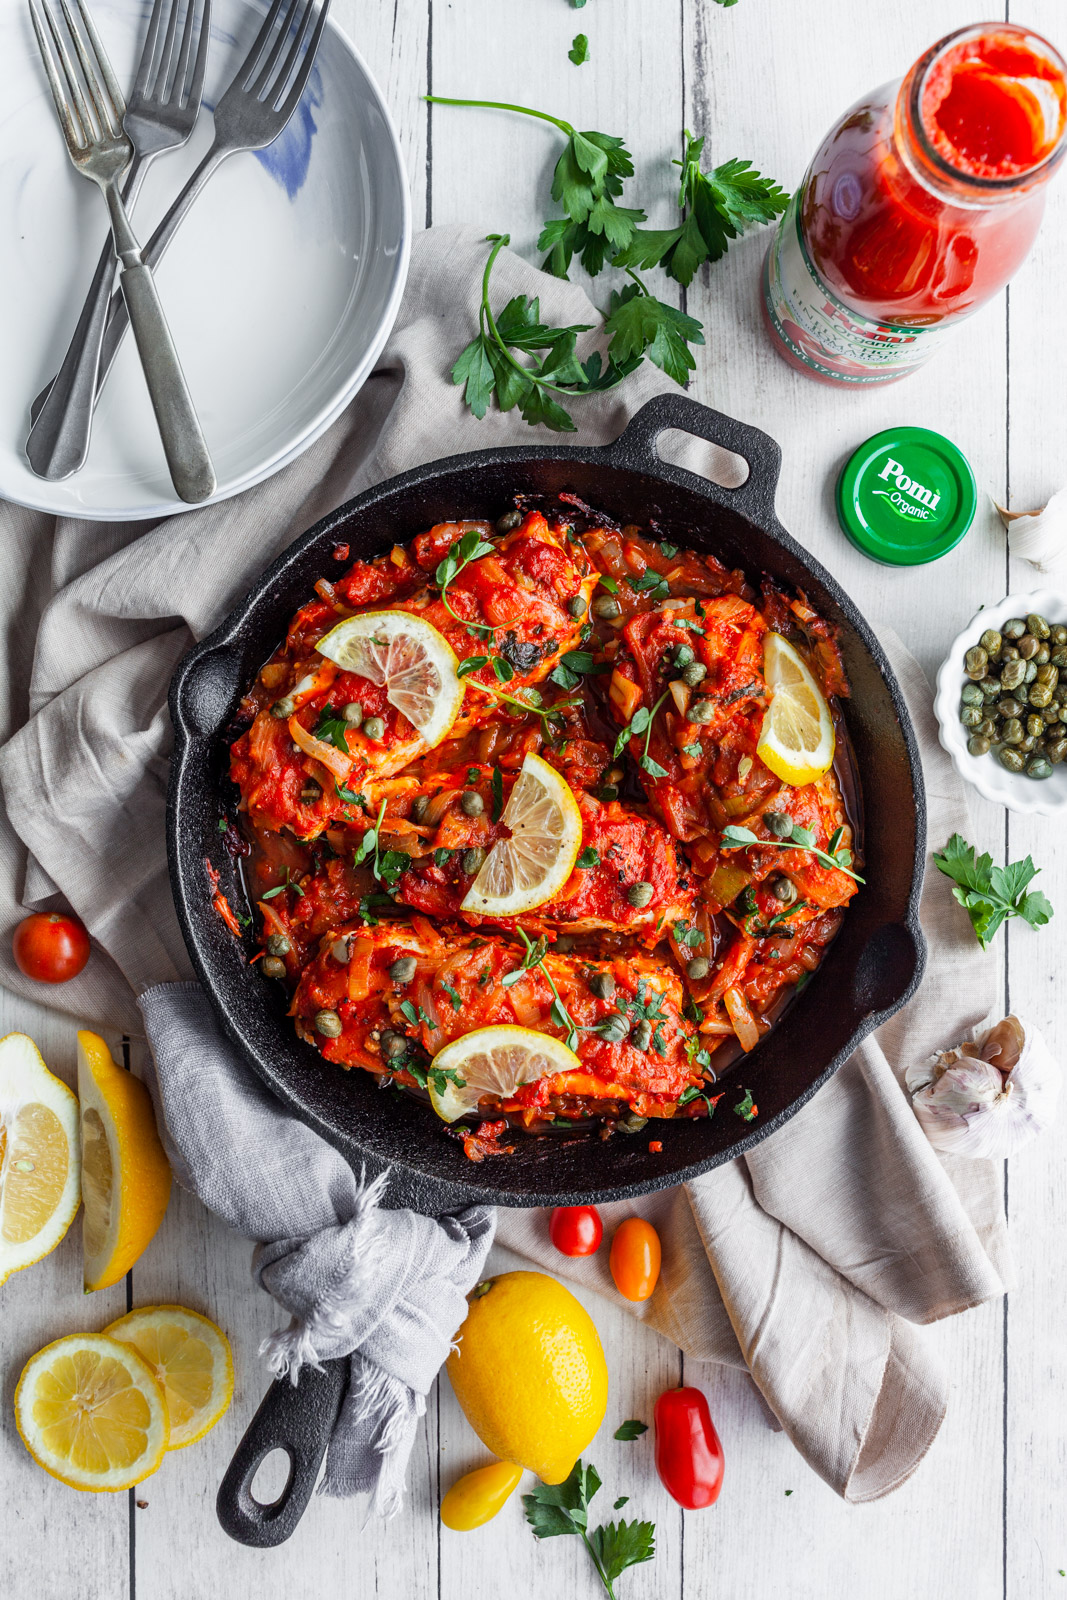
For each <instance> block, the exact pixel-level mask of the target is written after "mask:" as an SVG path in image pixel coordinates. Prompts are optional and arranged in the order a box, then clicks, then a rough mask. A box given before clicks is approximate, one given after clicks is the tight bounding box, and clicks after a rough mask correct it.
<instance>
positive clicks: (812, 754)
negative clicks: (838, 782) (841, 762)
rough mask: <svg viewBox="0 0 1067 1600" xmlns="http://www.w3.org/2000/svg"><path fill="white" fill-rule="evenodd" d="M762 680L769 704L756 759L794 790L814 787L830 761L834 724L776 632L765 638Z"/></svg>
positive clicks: (808, 674) (813, 684)
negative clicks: (805, 785)
mask: <svg viewBox="0 0 1067 1600" xmlns="http://www.w3.org/2000/svg"><path fill="white" fill-rule="evenodd" d="M763 675H764V677H765V678H766V680H767V687H768V688H769V689H770V691H771V703H770V705H769V707H768V708H767V713H766V715H765V716H764V718H763V727H762V728H761V730H760V737H759V744H758V745H757V747H756V754H757V755H758V756H759V758H760V760H761V761H762V762H763V764H764V766H767V767H769V768H770V770H771V771H772V772H773V773H774V775H775V777H776V778H781V780H782V782H783V783H790V784H793V785H794V787H796V788H799V787H800V786H801V785H802V784H805V783H814V782H815V779H816V778H821V777H822V775H823V773H824V772H829V770H830V768H831V767H832V766H833V761H834V745H835V740H834V724H833V718H832V717H831V716H830V707H829V706H828V705H827V704H826V698H825V696H824V695H823V693H822V690H821V689H820V688H819V685H818V684H817V683H816V682H815V679H814V678H813V677H812V675H811V672H810V670H809V669H808V667H807V665H806V664H805V662H804V660H803V659H802V657H801V656H799V655H798V654H797V652H796V651H795V650H794V649H793V646H792V645H791V644H790V643H789V641H788V640H787V639H783V638H782V636H781V634H780V633H768V635H767V637H766V638H765V640H764V642H763Z"/></svg>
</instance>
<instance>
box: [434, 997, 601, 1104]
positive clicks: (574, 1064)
mask: <svg viewBox="0 0 1067 1600" xmlns="http://www.w3.org/2000/svg"><path fill="white" fill-rule="evenodd" d="M581 1067H582V1064H581V1062H580V1061H579V1060H578V1057H577V1056H576V1055H575V1053H574V1051H573V1050H568V1048H567V1046H566V1045H565V1044H564V1043H563V1041H562V1039H556V1038H553V1036H552V1035H551V1034H548V1033H536V1032H535V1031H534V1030H533V1028H519V1027H516V1026H514V1025H513V1024H511V1023H507V1022H502V1023H499V1024H497V1025H496V1026H495V1027H490V1028H476V1029H475V1031H474V1032H473V1033H465V1034H464V1035H463V1037H462V1038H461V1039H453V1041H452V1043H451V1044H446V1045H445V1047H444V1049H443V1050H439V1051H438V1052H437V1054H436V1055H435V1056H434V1058H433V1062H432V1064H431V1066H430V1069H429V1071H428V1073H427V1075H426V1076H427V1086H428V1088H429V1091H430V1101H431V1103H432V1105H433V1108H434V1110H435V1111H436V1112H437V1115H438V1116H439V1117H441V1118H442V1120H443V1121H445V1122H455V1120H456V1118H457V1117H462V1116H463V1114H464V1113H465V1112H467V1111H473V1110H474V1108H475V1106H476V1105H477V1104H478V1102H479V1100H481V1099H482V1097H483V1095H487V1094H492V1095H499V1096H500V1098H501V1099H507V1097H508V1095H512V1094H514V1093H515V1091H516V1089H518V1088H519V1087H520V1086H521V1085H522V1084H524V1083H535V1082H536V1081H537V1079H539V1078H553V1077H555V1076H556V1074H557V1073H558V1072H580V1071H581ZM442 1074H450V1076H447V1077H442V1076H441V1075H442ZM435 1079H436V1084H435Z"/></svg>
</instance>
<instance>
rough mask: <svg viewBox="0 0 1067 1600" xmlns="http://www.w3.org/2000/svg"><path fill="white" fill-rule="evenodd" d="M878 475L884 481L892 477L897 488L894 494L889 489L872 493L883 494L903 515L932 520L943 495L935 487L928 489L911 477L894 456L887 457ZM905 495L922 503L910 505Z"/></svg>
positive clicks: (924, 520)
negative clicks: (936, 491) (904, 497)
mask: <svg viewBox="0 0 1067 1600" xmlns="http://www.w3.org/2000/svg"><path fill="white" fill-rule="evenodd" d="M878 476H879V478H881V479H882V481H883V482H885V481H886V480H887V479H889V478H892V479H893V481H894V483H895V484H896V489H895V490H894V492H893V493H892V494H890V493H889V491H888V489H875V490H873V491H872V493H874V494H876V495H881V496H882V497H883V498H884V499H886V500H888V501H889V503H890V505H892V506H893V507H894V508H895V509H896V510H897V511H899V512H900V513H901V514H902V515H903V516H908V517H919V518H920V519H921V520H922V521H923V522H928V521H929V520H930V517H931V515H932V514H933V512H935V511H936V510H937V507H938V503H939V502H940V499H941V496H940V495H939V494H937V493H935V492H934V490H933V489H927V488H926V487H925V486H924V485H923V484H921V483H918V482H917V481H916V480H915V479H914V478H909V477H908V474H907V473H906V472H905V471H904V468H903V467H902V466H901V464H900V462H899V461H894V460H893V458H892V456H887V457H886V460H885V466H884V467H883V468H882V470H881V472H880V473H879V474H878ZM904 495H909V496H910V497H911V499H912V500H917V501H919V502H920V503H919V504H918V505H908V504H907V503H906V501H905V500H904V499H903V498H902V497H903V496H904Z"/></svg>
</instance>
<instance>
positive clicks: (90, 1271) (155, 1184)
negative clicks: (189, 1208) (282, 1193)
mask: <svg viewBox="0 0 1067 1600" xmlns="http://www.w3.org/2000/svg"><path fill="white" fill-rule="evenodd" d="M78 1098H79V1099H80V1100H81V1113H82V1117H81V1148H82V1199H83V1200H84V1202H85V1214H84V1216H83V1218H82V1248H83V1252H84V1256H85V1287H86V1289H106V1288H108V1287H109V1286H110V1285H111V1284H113V1283H118V1281H119V1279H120V1278H123V1277H125V1275H126V1273H127V1272H128V1271H129V1270H130V1268H131V1267H132V1266H133V1264H134V1262H135V1261H136V1260H137V1258H138V1257H139V1256H141V1255H143V1254H144V1252H145V1250H147V1248H148V1246H149V1244H150V1243H151V1242H152V1239H153V1237H154V1236H155V1232H156V1229H157V1228H158V1227H159V1224H160V1223H161V1222H162V1221H163V1213H164V1212H165V1211H166V1209H167V1202H168V1200H169V1199H170V1167H169V1165H168V1164H167V1157H166V1155H165V1154H164V1151H163V1146H162V1145H161V1144H160V1142H159V1134H158V1133H157V1132H156V1119H155V1117H154V1115H153V1113H152V1102H151V1100H150V1099H149V1095H148V1090H147V1089H146V1088H145V1086H144V1084H143V1083H140V1082H139V1081H138V1079H136V1078H135V1077H134V1076H133V1074H132V1073H129V1072H124V1071H123V1070H122V1068H121V1067H118V1066H116V1065H115V1063H114V1061H112V1059H111V1051H110V1050H109V1049H108V1047H107V1045H106V1044H105V1043H104V1041H103V1039H101V1038H100V1036H99V1034H95V1033H89V1032H88V1031H87V1030H85V1029H83V1030H82V1031H81V1032H80V1033H79V1034H78Z"/></svg>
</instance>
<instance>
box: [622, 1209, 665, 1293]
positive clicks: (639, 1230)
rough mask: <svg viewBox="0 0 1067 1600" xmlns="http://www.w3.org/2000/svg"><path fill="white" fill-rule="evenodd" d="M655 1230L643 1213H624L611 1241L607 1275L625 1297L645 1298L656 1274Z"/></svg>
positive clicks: (655, 1278) (658, 1248)
mask: <svg viewBox="0 0 1067 1600" xmlns="http://www.w3.org/2000/svg"><path fill="white" fill-rule="evenodd" d="M660 1254H661V1252H660V1243H659V1234H658V1233H657V1232H656V1230H655V1228H654V1227H653V1226H652V1224H651V1222H646V1221H645V1219H644V1217H627V1218H626V1221H625V1222H620V1223H619V1226H618V1227H617V1228H616V1229H615V1234H614V1237H613V1239H612V1241H611V1276H612V1277H613V1278H614V1279H615V1287H616V1289H618V1291H619V1293H620V1294H621V1295H622V1297H623V1298H624V1299H625V1300H647V1299H648V1297H649V1295H650V1294H651V1293H652V1291H653V1289H654V1288H655V1287H656V1282H657V1280H658V1278H659V1264H660Z"/></svg>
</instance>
